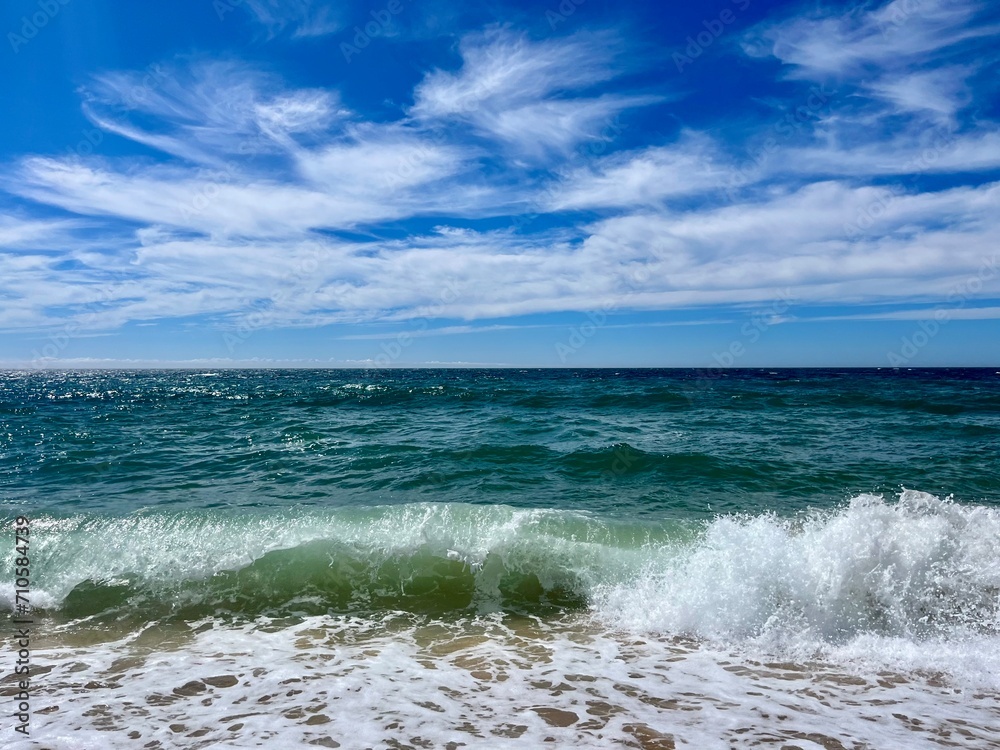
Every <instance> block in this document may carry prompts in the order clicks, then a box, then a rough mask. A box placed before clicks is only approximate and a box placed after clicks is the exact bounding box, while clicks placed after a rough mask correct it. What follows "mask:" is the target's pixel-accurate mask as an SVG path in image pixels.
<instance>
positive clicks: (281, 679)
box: [0, 368, 1000, 750]
mask: <svg viewBox="0 0 1000 750" xmlns="http://www.w3.org/2000/svg"><path fill="white" fill-rule="evenodd" d="M998 449H1000V372H997V371H996V370H994V369H989V370H968V369H934V370H919V369H913V370H905V369H904V370H893V369H871V370H815V369H796V370H791V369H774V370H740V369H720V368H714V369H711V370H684V369H676V370H627V369H618V370H615V369H600V370H582V369H581V370H396V369H383V370H258V371H252V370H197V371H194V370H191V371H102V372H96V371H88V372H52V371H40V372H5V373H0V482H2V488H3V492H2V493H0V503H2V506H0V513H2V515H3V518H4V523H5V527H6V528H7V529H8V530H9V533H8V534H6V535H4V539H5V542H4V544H5V546H6V548H5V549H4V550H3V555H4V558H5V561H6V564H5V570H6V571H7V573H6V574H5V575H4V577H3V579H2V581H0V607H2V608H3V609H4V617H3V622H4V627H5V632H4V646H3V653H4V654H5V656H4V663H3V674H2V681H0V693H2V696H0V698H2V700H3V701H4V703H5V705H4V710H3V712H2V713H3V716H4V722H5V725H4V726H3V727H2V730H0V731H2V734H3V737H4V745H5V746H6V747H10V748H53V749H55V750H62V749H63V748H67V749H68V748H83V749H86V750H100V749H103V748H119V747H122V748H151V749H153V748H185V749H189V748H202V747H206V748H207V747H212V748H216V747H217V748H228V747H239V748H250V747H260V746H266V747H273V748H298V747H343V748H368V747H371V748H387V747H391V748H507V747H510V748H540V747H573V748H615V747H622V748H627V747H632V748H657V749H662V748H695V749H697V750H712V749H714V748H727V749H728V748H742V747H764V748H768V747H773V748H787V749H789V750H790V749H792V748H801V749H802V750H816V749H819V748H822V749H824V750H832V749H835V748H851V749H860V748H893V749H895V748H905V749H907V750H909V749H916V748H940V747H962V748H996V747H1000V700H998V699H1000V470H998V468H1000V465H998ZM23 529H28V530H29V531H27V532H25V533H24V535H23V536H22V537H21V541H18V537H19V536H20V533H21V531H20V530H23ZM15 530H18V535H15ZM18 547H20V550H19V549H18ZM24 563H30V564H29V565H27V566H24ZM19 566H23V567H27V568H30V575H27V576H21V574H20V573H17V574H16V575H15V570H17V569H18V568H19ZM19 578H20V581H19ZM25 584H27V585H25ZM19 589H20V591H21V598H20V599H19V598H18V590H19ZM24 602H30V605H29V606H20V604H22V603H24ZM19 621H21V622H23V621H29V622H30V625H28V626H27V627H26V628H25V626H23V625H21V624H19ZM22 630H27V631H29V634H30V647H28V648H27V649H26V650H28V651H29V652H30V653H29V657H28V662H26V665H27V666H29V667H30V685H29V688H28V689H27V690H26V691H23V693H22V687H21V686H20V685H19V684H18V681H19V680H21V679H24V675H21V676H18V675H17V674H16V672H15V661H16V660H15V657H17V655H18V654H23V651H21V650H19V645H18V644H19V639H21V638H26V637H27V636H24V634H23V632H22ZM18 663H20V662H18ZM19 695H21V697H20V698H19ZM25 695H26V696H27V698H26V699H25V698H24V696H25ZM22 702H26V703H27V704H29V706H28V709H29V710H28V711H26V712H23V713H25V714H27V718H28V721H27V722H23V724H22V723H21V722H20V720H19V719H17V717H16V714H17V713H18V707H19V706H21V705H22ZM22 707H23V706H22ZM19 724H22V725H23V726H24V731H21V732H18V731H16V726H17V725H19ZM25 731H28V732H30V735H26V734H25Z"/></svg>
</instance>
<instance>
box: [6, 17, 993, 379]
mask: <svg viewBox="0 0 1000 750" xmlns="http://www.w3.org/2000/svg"><path fill="white" fill-rule="evenodd" d="M0 31H2V32H3V33H4V40H3V42H2V44H0V69H2V73H3V74H2V76H0V96H2V100H3V101H4V102H5V103H6V105H7V106H6V107H5V108H4V113H3V117H2V118H0V159H2V161H3V169H2V171H0V365H3V366H10V367H67V366H162V365H190V366H199V367H200V366H222V365H234V366H238V365H316V366H413V365H445V364H450V365H463V364H465V365H512V366H556V367H561V366H611V367H620V366H691V367H720V368H721V367H730V366H782V365H805V366H824V365H829V366H836V365H843V366H890V365H896V366H937V365H985V366H995V365H1000V242H998V239H1000V75H998V70H997V68H998V65H997V62H998V59H1000V43H998V37H1000V9H998V7H997V6H996V4H993V3H989V2H978V3H977V2H964V1H962V0H947V1H944V0H897V1H896V2H892V3H888V4H880V3H858V4H854V5H845V4H826V3H816V2H808V3H765V2H762V1H760V0H724V1H723V0H719V1H717V2H706V3H679V2H656V3H638V2H636V3H621V2H615V3H610V2H601V1H600V0H583V1H582V2H579V3H577V2H576V1H575V0H565V1H564V2H562V3H559V2H555V1H553V2H551V3H544V2H543V3H521V4H518V3H508V2H489V3H470V4H454V3H444V2H433V1H431V2H415V0H391V1H390V2H373V3H350V2H346V3H345V2H338V3H328V2H322V1H321V0H312V1H310V0H284V1H278V0H242V2H238V1H237V0H178V1H177V2H173V3H147V4H137V3H120V2H112V1H111V0H86V2H84V0H34V1H28V0H7V2H5V3H4V4H3V6H2V9H0Z"/></svg>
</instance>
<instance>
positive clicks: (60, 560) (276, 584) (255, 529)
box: [33, 504, 695, 620]
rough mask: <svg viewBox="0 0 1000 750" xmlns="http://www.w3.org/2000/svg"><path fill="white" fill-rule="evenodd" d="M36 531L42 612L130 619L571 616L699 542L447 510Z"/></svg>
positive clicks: (485, 510) (663, 532) (148, 518)
mask: <svg viewBox="0 0 1000 750" xmlns="http://www.w3.org/2000/svg"><path fill="white" fill-rule="evenodd" d="M34 528H35V529H36V531H35V534H36V536H35V538H34V540H33V543H34V545H35V546H34V550H35V552H34V555H35V557H34V560H35V565H36V571H37V574H36V575H37V578H36V581H37V583H38V584H39V585H40V586H41V588H42V589H43V592H44V593H43V598H42V600H41V601H42V603H43V606H44V607H46V608H47V609H48V610H49V611H51V612H54V613H58V614H59V615H60V616H61V617H68V618H82V617H97V616H99V617H101V618H119V619H120V618H129V617H136V618H138V619H140V620H142V619H147V620H148V619H155V618H163V617H180V618H183V619H198V618H200V617H205V616H209V615H217V614H227V613H228V614H232V615H258V614H269V615H275V616H282V615H292V614H295V615H302V614H320V613H327V612H373V611H382V610H404V611H411V612H422V613H443V612H452V611H456V612H457V611H470V610H474V611H479V612H482V611H492V610H504V611H513V612H521V613H530V614H542V613H547V612H551V611H553V610H562V609H576V608H581V607H584V606H586V604H587V602H588V600H589V595H590V593H591V591H592V590H593V589H594V588H595V587H596V586H599V585H602V584H605V583H608V582H611V581H616V580H627V579H628V577H629V575H631V574H632V573H634V571H635V569H636V568H637V566H640V565H641V564H642V561H643V560H644V559H646V558H648V557H649V555H650V554H652V550H653V549H654V547H655V548H656V549H659V550H662V549H663V548H664V545H666V544H669V543H671V540H677V539H681V538H684V537H685V536H688V537H689V536H691V535H692V534H693V533H694V530H695V526H693V525H682V524H642V523H638V524H637V523H624V522H614V521H608V520H600V519H597V518H595V517H592V516H589V515H586V514H578V513H572V512H559V511H526V510H519V509H514V508H507V507H497V506H492V507H480V506H470V505H456V504H416V505H406V506H384V507H377V508H367V509H342V510H339V511H324V512H320V511H312V512H303V513H299V514H297V515H292V514H288V513H276V512H273V511H269V512H261V513H256V514H246V513H241V514H227V513H219V512H215V513H211V512H200V513H191V512H187V513H173V514H170V513H141V514H135V515H132V516H128V517H122V518H106V517H103V518H102V517H89V516H79V517H74V518H68V519H56V518H52V517H48V518H40V519H36V520H35V521H34Z"/></svg>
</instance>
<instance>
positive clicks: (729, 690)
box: [10, 614, 1000, 750]
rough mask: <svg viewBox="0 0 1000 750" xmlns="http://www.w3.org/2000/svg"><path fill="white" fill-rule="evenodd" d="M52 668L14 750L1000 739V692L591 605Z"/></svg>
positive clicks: (407, 619) (132, 646)
mask: <svg viewBox="0 0 1000 750" xmlns="http://www.w3.org/2000/svg"><path fill="white" fill-rule="evenodd" d="M36 663H38V664H44V665H45V666H52V667H53V669H52V671H51V672H49V673H48V674H46V675H45V677H44V678H43V679H40V680H39V681H38V683H37V684H38V688H37V689H36V694H35V696H34V698H33V706H34V711H35V713H34V716H33V724H32V743H34V744H32V743H28V742H23V743H14V744H12V745H10V747H12V748H15V749H16V750H22V748H23V749H25V750H26V749H27V748H29V747H30V748H35V747H39V746H45V747H48V748H53V749H55V750H63V749H66V750H69V749H76V748H87V749H88V750H90V748H96V747H126V746H129V747H130V746H132V745H135V746H137V747H141V746H147V745H148V743H151V742H154V741H155V742H158V743H159V744H158V745H156V746H157V747H161V748H185V749H188V748H195V747H202V746H212V747H257V746H260V745H265V746H267V747H276V748H297V747H311V746H317V745H318V746H321V747H322V746H334V745H333V744H332V742H337V743H339V746H341V747H344V748H366V747H385V746H387V745H390V744H391V745H392V746H409V747H438V748H446V747H467V748H491V747H512V748H515V747H521V748H537V747H542V746H545V745H546V744H549V743H553V742H554V743H555V746H557V747H583V748H605V747H612V746H617V745H620V746H625V747H646V748H663V747H672V746H676V747H678V748H698V749H699V750H715V749H716V748H719V749H720V750H722V749H726V750H729V749H730V748H734V747H750V746H755V745H759V744H760V743H766V744H771V743H773V744H774V745H775V746H778V745H779V743H780V744H781V745H791V746H796V747H800V748H810V749H813V748H823V747H836V746H838V745H836V744H834V743H836V742H839V743H841V744H840V745H839V746H843V747H868V748H903V747H905V748H908V749H911V748H912V749H913V750H920V749H921V748H939V747H941V746H942V744H944V743H948V742H950V743H953V746H954V745H960V746H961V747H963V748H989V747H996V746H997V743H1000V729H998V728H1000V705H998V702H997V695H996V694H995V693H984V692H977V691H973V690H969V689H966V688H962V687H956V686H954V685H951V684H947V683H943V682H941V681H938V680H935V679H927V678H921V677H914V676H903V675H899V674H895V673H888V672H864V671H858V670H854V671H845V670H843V669H840V668H838V667H836V666H834V665H830V664H823V663H819V664H815V663H814V664H809V665H803V664H797V663H765V662H761V661H756V660H753V659H750V658H748V657H746V656H745V655H742V654H738V653H732V652H727V651H725V650H719V649H713V648H708V647H705V646H701V647H699V646H697V645H695V644H693V643H690V642H687V643H681V642H678V641H676V640H672V639H657V638H652V639H651V638H643V637H635V636H623V635H617V636H616V635H614V634H613V633H610V632H608V631H605V630H602V629H600V628H595V627H594V625H593V623H592V622H588V618H587V617H586V616H585V615H580V614H577V615H572V616H568V617H563V618H557V619H556V620H546V621H543V620H535V619H519V618H512V617H510V616H501V615H491V616H478V617H473V618H469V619H463V620H457V621H447V622H446V621H440V620H437V621H435V620H429V619H426V618H420V617H416V616H391V615H386V616H385V617H384V618H381V619H379V620H375V619H372V618H364V619H359V618H347V617H329V616H322V617H315V618H309V619H307V620H306V621H304V622H301V623H299V624H298V625H295V626H292V627H282V628H277V627H273V626H272V625H269V624H268V623H266V622H263V621H259V622H256V623H248V624H245V625H243V626H240V627H233V626H223V625H220V624H219V623H208V622H206V623H198V624H196V626H195V627H193V628H192V629H191V630H186V631H170V632H156V631H150V632H148V633H146V634H144V635H143V636H142V637H140V638H135V637H132V638H128V639H123V640H121V641H117V642H108V643H105V644H102V645H97V646H90V647H88V648H86V649H81V648H75V647H72V646H60V647H51V648H47V649H44V650H42V651H40V652H39V653H38V654H37V655H36ZM130 733H132V734H131V736H130ZM331 741H332V742H331ZM670 742H672V743H673V744H669V743H670ZM38 743H42V744H41V745H39V744H38ZM310 743H311V744H310ZM319 743H326V744H325V745H323V744H319Z"/></svg>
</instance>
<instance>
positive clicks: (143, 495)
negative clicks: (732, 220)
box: [0, 370, 1000, 518]
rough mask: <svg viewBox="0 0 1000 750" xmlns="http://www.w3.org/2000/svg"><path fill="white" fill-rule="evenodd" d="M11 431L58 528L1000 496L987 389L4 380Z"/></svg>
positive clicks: (306, 375)
mask: <svg viewBox="0 0 1000 750" xmlns="http://www.w3.org/2000/svg"><path fill="white" fill-rule="evenodd" d="M0 419H2V424H3V429H2V430H0V475H2V477H3V485H4V495H5V500H6V502H8V503H10V505H11V506H12V508H28V509H30V510H32V511H33V512H42V511H44V512H52V513H56V514H65V513H75V512H84V513H100V514H109V515H122V514H127V513H129V512H132V511H135V510H137V509H140V508H149V507H154V508H157V509H162V510H171V511H183V510H187V509H198V510H204V509H215V508H218V509H223V508H226V509H236V508H241V509H249V508H287V507H317V508H340V507H347V506H355V507H357V506H370V505H385V504H400V503H413V502H449V503H451V502H461V503H472V504H477V505H478V504H490V505H492V504H504V505H510V506H512V507H517V508H558V509H568V510H577V511H591V512H594V513H599V514H602V515H613V516H616V517H624V518H637V517H653V518H664V517H673V518H708V517H711V516H712V515H713V514H715V513H728V512H740V511H746V512H759V511H762V510H773V511H776V512H779V513H783V514H787V513H794V512H796V511H798V510H802V509H804V508H807V507H833V506H836V505H838V504H841V503H843V502H845V501H846V500H848V499H849V498H851V497H853V496H854V495H857V494H858V493H862V492H889V493H895V492H898V491H899V490H900V489H901V488H903V487H907V488H916V489H920V490H922V491H924V492H930V493H933V494H937V495H941V496H944V495H949V494H953V495H954V496H955V497H956V499H958V500H961V501H963V502H979V503H991V502H995V501H997V500H998V498H1000V472H998V471H997V470H996V459H997V447H998V444H1000V375H998V374H997V373H996V372H995V371H992V370H923V371H919V370H911V371H894V370H871V371H869V370H860V371H859V370H847V371H826V370H781V371H776V372H769V371H760V370H753V371H748V370H727V371H721V372H720V371H716V372H709V373H706V372H704V371H696V370H631V371H629V370H623V371H612V370H568V371H566V370H535V371H511V370H478V371H477V370H459V371H456V370H437V371H435V370H412V371H401V370H382V371H344V370H340V371H336V370H334V371H330V370H320V371H256V372H252V371H228V372H227V371H220V372H207V371H202V372H109V373H35V374H18V373H7V374H5V375H3V376H0Z"/></svg>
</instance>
